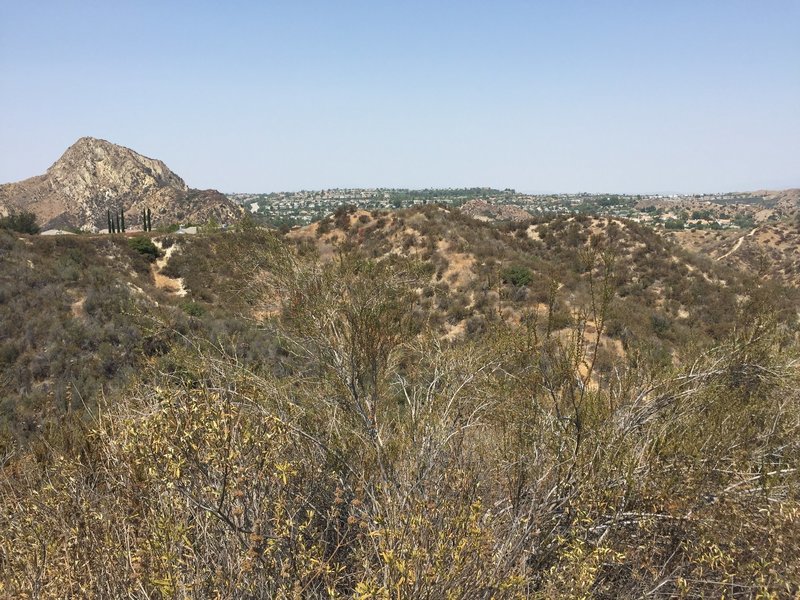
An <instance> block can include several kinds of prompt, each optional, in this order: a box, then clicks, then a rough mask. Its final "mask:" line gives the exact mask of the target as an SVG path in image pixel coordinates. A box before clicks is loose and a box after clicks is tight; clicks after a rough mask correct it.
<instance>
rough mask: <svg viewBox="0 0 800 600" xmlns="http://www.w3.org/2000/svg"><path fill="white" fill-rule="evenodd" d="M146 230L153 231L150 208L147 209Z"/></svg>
mask: <svg viewBox="0 0 800 600" xmlns="http://www.w3.org/2000/svg"><path fill="white" fill-rule="evenodd" d="M147 231H153V221H152V220H151V219H150V209H149V208H148V209H147Z"/></svg>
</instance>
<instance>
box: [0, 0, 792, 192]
mask: <svg viewBox="0 0 800 600" xmlns="http://www.w3.org/2000/svg"><path fill="white" fill-rule="evenodd" d="M84 135H90V136H94V137H101V138H105V139H108V140H110V141H112V142H115V143H118V144H122V145H124V146H128V147H130V148H133V149H134V150H136V151H138V152H141V153H143V154H146V155H148V156H152V157H155V158H160V159H162V160H164V161H165V162H166V163H167V165H168V166H169V167H170V168H172V169H173V170H174V171H175V172H177V173H178V174H179V175H181V176H182V177H183V178H184V179H186V181H187V183H189V185H191V186H194V187H203V188H205V187H214V188H218V189H220V190H223V191H228V192H233V191H278V190H298V189H317V188H323V187H347V186H352V187H370V186H387V187H414V188H418V187H461V186H473V185H475V186H478V185H485V186H495V187H501V188H505V187H513V188H516V189H518V190H523V191H545V192H549V191H564V192H567V191H597V192H602V191H607V192H656V191H662V192H663V191H680V192H694V191H727V190H744V189H756V188H762V187H769V188H783V187H793V186H794V187H798V186H800V0H752V1H747V2H738V1H735V0H733V1H728V0H725V1H723V0H713V1H704V0H687V1H681V0H669V1H661V0H636V1H633V0H631V1H628V2H613V1H585V2H577V1H570V0H552V1H550V2H511V1H503V0H496V1H489V0H486V1H483V2H471V1H469V0H460V1H457V2H455V1H453V2H444V1H437V0H426V1H419V2H418V1H408V0H404V1H399V0H398V1H396V2H381V1H380V0H369V1H364V2H350V1H347V0H329V1H327V2H307V1H303V0H293V1H290V0H287V1H285V2H255V1H254V2H237V1H229V2H219V1H209V2H202V1H186V2H171V1H169V0H162V1H145V0H138V1H135V2H133V1H130V2H122V1H115V0H103V1H93V0H62V1H50V0H30V1H14V0H0V181H15V180H19V179H23V178H25V177H29V176H32V175H36V174H39V173H42V172H44V170H45V169H46V168H47V167H48V166H49V165H50V164H51V163H52V162H53V161H55V160H56V159H57V158H58V157H59V156H60V155H61V153H62V152H63V151H64V150H65V149H66V148H67V147H68V146H69V145H70V144H71V143H72V142H74V141H75V140H76V139H77V138H79V137H81V136H84Z"/></svg>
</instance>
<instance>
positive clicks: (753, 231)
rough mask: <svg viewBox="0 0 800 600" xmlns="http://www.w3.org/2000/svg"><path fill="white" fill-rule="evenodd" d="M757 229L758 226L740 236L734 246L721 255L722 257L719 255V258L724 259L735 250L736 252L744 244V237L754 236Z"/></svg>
mask: <svg viewBox="0 0 800 600" xmlns="http://www.w3.org/2000/svg"><path fill="white" fill-rule="evenodd" d="M757 230H758V227H753V229H752V230H751V231H750V232H749V233H745V234H744V235H743V236H742V237H740V238H739V239H738V240H736V243H735V244H734V245H733V248H731V249H730V250H728V251H727V252H726V253H725V254H723V255H722V256H720V257H717V260H722V259H723V258H728V257H729V256H730V255H731V254H733V253H734V252H736V251H737V250H738V249H739V247H740V246H741V245H742V242H743V241H744V238H746V237H752V236H753V234H754V233H755V232H756V231H757Z"/></svg>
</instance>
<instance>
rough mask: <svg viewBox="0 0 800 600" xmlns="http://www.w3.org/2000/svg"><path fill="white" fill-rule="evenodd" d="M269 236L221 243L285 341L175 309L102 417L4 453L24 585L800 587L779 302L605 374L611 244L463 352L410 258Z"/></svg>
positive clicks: (347, 590)
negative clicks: (179, 329)
mask: <svg viewBox="0 0 800 600" xmlns="http://www.w3.org/2000/svg"><path fill="white" fill-rule="evenodd" d="M340 218H344V217H340ZM350 228H351V229H352V226H351V227H350ZM252 235H259V234H255V233H253V234H252ZM229 239H230V238H229ZM261 242H262V243H261V244H260V245H259V247H258V249H257V250H253V248H248V252H247V253H246V255H242V254H228V255H224V256H225V259H226V260H227V261H228V262H230V261H231V259H232V258H233V259H235V261H234V262H235V263H236V264H237V265H238V268H241V269H243V270H244V271H245V272H249V273H250V277H249V278H248V279H247V280H246V282H245V281H244V280H240V281H239V283H240V286H241V287H240V289H239V291H238V297H239V298H240V303H241V304H240V305H241V306H243V307H244V306H247V307H250V308H251V309H253V313H252V314H258V315H260V316H259V317H258V319H257V321H256V322H255V323H253V324H252V325H251V327H253V328H259V329H262V330H265V331H270V332H272V334H273V335H274V338H273V339H274V340H275V343H276V349H275V355H274V356H273V355H267V354H265V355H264V356H263V359H262V361H261V362H258V361H252V362H247V361H244V360H242V359H241V357H240V356H239V355H238V350H237V352H231V351H230V350H226V348H225V346H224V345H222V344H218V343H216V342H214V340H213V339H210V338H209V337H208V336H207V334H206V333H205V332H204V331H199V332H197V333H195V334H193V333H192V332H191V331H188V332H186V333H185V334H183V335H182V336H181V337H180V342H178V341H177V340H176V339H175V336H174V335H173V331H172V326H171V324H170V323H169V322H167V321H164V320H161V321H159V320H158V318H156V317H154V318H153V320H152V321H151V335H154V336H158V335H159V333H160V334H161V336H162V338H163V339H165V340H171V341H170V342H169V343H168V345H167V347H165V348H164V349H163V351H162V352H161V353H159V354H158V355H152V356H149V357H147V359H146V360H145V361H144V363H143V364H142V365H141V367H140V368H141V370H140V372H139V373H138V374H137V375H136V376H135V377H133V378H131V379H130V381H129V383H128V385H127V386H126V387H125V389H123V390H120V391H118V392H116V393H115V394H114V395H113V397H110V398H109V402H108V404H107V405H105V406H103V408H102V410H100V411H96V412H94V413H93V416H92V417H91V418H90V419H88V420H80V419H77V418H74V419H70V418H67V419H65V420H64V421H63V423H62V424H61V426H60V427H58V428H53V429H51V430H48V431H46V432H45V433H44V435H43V436H41V437H40V438H38V439H37V440H35V441H33V442H32V443H31V444H30V445H29V446H27V447H23V446H20V445H18V444H17V443H15V442H13V441H11V440H8V441H4V442H0V531H1V532H3V535H2V536H0V591H2V594H3V595H7V596H9V597H37V598H63V597H126V598H127V597H141V598H173V597H181V598H208V597H216V598H360V599H367V598H375V599H377V598H431V599H438V598H465V599H466V598H487V599H488V598H557V597H575V598H586V597H601V598H616V597H780V596H791V595H795V594H797V593H798V592H800V587H799V586H800V568H799V567H798V563H797V561H796V557H797V556H798V555H799V554H800V521H799V520H798V519H800V487H798V471H797V464H798V458H800V435H798V434H800V430H799V428H800V408H799V407H800V403H799V402H798V400H800V398H798V389H800V388H798V383H800V382H798V363H797V362H796V358H795V356H796V351H797V344H796V338H795V337H794V334H793V333H791V332H787V330H786V326H785V323H783V322H780V321H779V320H777V319H776V318H775V317H774V311H770V310H769V309H770V306H769V305H768V301H769V298H768V297H767V298H764V304H763V305H760V306H761V308H762V309H764V310H756V307H755V305H752V306H748V307H737V308H736V309H735V310H734V311H733V312H732V313H731V315H730V317H731V320H732V321H733V326H732V327H730V331H729V332H727V333H726V335H725V336H722V337H720V338H719V339H718V340H717V341H716V343H715V344H713V345H705V346H704V347H702V348H688V347H687V348H684V349H683V356H684V360H682V361H681V362H680V363H677V362H672V361H667V362H665V361H662V360H657V359H655V358H653V357H652V356H648V355H647V354H645V353H633V352H632V353H630V354H627V355H624V356H616V357H606V360H608V361H610V364H608V365H606V367H605V373H606V375H604V376H602V377H600V376H598V369H599V366H600V365H599V362H600V358H599V357H600V354H599V351H598V350H599V348H600V346H601V342H602V340H603V335H604V331H605V329H606V327H607V326H609V325H610V324H611V323H612V322H613V319H614V318H618V313H617V312H615V311H616V310H617V309H615V303H617V302H618V301H619V299H618V298H617V297H615V285H616V281H615V277H614V273H615V268H616V265H615V263H614V261H613V259H612V258H611V257H610V255H609V254H607V253H604V252H602V251H601V249H598V251H597V252H594V253H584V255H583V258H582V260H583V262H582V263H581V266H580V269H576V271H575V273H576V274H575V277H576V283H577V284H579V286H580V287H579V289H581V290H582V294H583V295H582V298H583V299H584V300H585V302H583V303H582V304H580V305H577V304H576V305H573V306H572V307H571V311H570V313H569V315H570V318H569V320H568V322H566V323H562V326H561V327H556V326H555V325H554V323H555V321H556V317H557V312H556V311H557V304H556V302H555V300H553V299H552V298H554V297H555V292H556V290H555V289H554V290H553V292H552V293H551V292H548V293H547V295H546V296H545V297H546V298H547V297H550V298H551V300H550V301H549V302H546V303H545V304H546V306H549V307H550V308H545V309H543V310H538V309H537V310H530V311H528V312H527V313H526V314H525V318H524V319H522V321H521V322H520V323H519V324H510V323H508V322H506V321H504V320H502V319H495V320H491V321H490V320H488V319H487V320H485V321H483V322H482V323H481V325H480V327H481V334H480V335H474V336H470V337H468V338H466V339H464V340H461V341H460V342H458V343H449V342H447V341H446V340H443V339H442V337H441V336H440V335H438V333H437V332H436V331H434V330H433V329H431V328H430V327H427V326H426V324H425V319H426V318H428V317H427V315H429V313H427V312H425V310H424V308H423V306H422V300H421V298H422V297H424V295H425V288H426V286H428V285H429V283H430V280H431V278H432V277H435V270H431V268H430V267H428V266H426V264H424V263H422V262H420V261H417V260H415V259H414V258H413V257H411V258H406V257H402V256H395V257H393V258H383V259H381V260H375V259H371V258H368V257H365V256H364V255H363V254H359V253H348V252H342V253H341V254H340V255H339V256H338V257H336V258H335V259H333V260H331V261H330V262H327V263H322V262H319V261H318V260H316V259H315V258H314V257H313V255H311V254H308V255H306V254H304V253H303V251H302V248H301V249H300V251H295V250H294V249H291V248H289V247H287V246H286V245H285V244H282V243H281V242H280V241H279V240H278V239H276V238H274V237H271V236H262V237H261ZM489 243H491V240H490V241H489ZM223 248H225V249H227V250H229V251H230V252H231V253H234V252H235V248H233V247H232V246H225V245H223V246H217V247H215V252H219V251H221V250H222V249H223ZM216 256H217V255H216V254H215V253H212V252H209V254H208V255H207V256H206V257H205V258H204V260H207V264H208V265H209V266H213V265H215V264H216V261H217V260H219V259H218V258H216ZM181 268H182V269H188V268H189V267H188V265H183V266H181ZM245 283H246V285H245ZM420 290H422V293H421V294H420ZM435 293H438V292H435ZM751 295H752V296H753V297H755V296H756V295H757V294H756V293H755V292H753V293H752V294H751ZM615 315H617V317H615ZM651 325H652V326H653V327H655V328H656V329H658V330H659V331H660V333H661V335H667V334H668V332H669V330H670V328H671V327H673V325H671V324H670V322H669V320H664V321H659V322H658V323H653V324H651ZM476 327H477V325H476ZM276 357H282V358H281V360H283V361H284V363H283V364H285V365H286V369H287V370H284V371H278V370H276V369H275V368H274V362H275V359H276Z"/></svg>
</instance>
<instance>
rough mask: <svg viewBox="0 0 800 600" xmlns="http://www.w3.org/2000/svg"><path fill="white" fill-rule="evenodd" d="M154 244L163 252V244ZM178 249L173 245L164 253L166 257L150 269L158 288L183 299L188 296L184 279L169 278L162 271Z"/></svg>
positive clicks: (157, 261) (156, 242) (155, 242)
mask: <svg viewBox="0 0 800 600" xmlns="http://www.w3.org/2000/svg"><path fill="white" fill-rule="evenodd" d="M153 243H154V244H155V245H156V246H157V247H158V249H159V250H163V246H162V245H161V242H159V241H154V242H153ZM177 247H178V246H177V245H176V244H173V245H172V246H170V247H169V248H167V249H166V251H164V255H163V256H162V257H161V258H159V259H157V260H156V262H155V263H153V265H152V266H151V267H150V268H151V269H152V272H153V280H154V281H155V284H156V287H157V288H159V289H162V290H164V291H165V292H169V293H171V294H175V295H176V296H180V297H183V296H185V295H186V294H187V290H186V288H185V287H184V285H183V279H182V278H180V277H177V278H175V277H167V276H166V275H164V274H162V273H161V271H163V270H164V267H166V266H167V264H168V263H169V257H170V256H172V253H173V252H175V248H177Z"/></svg>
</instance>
